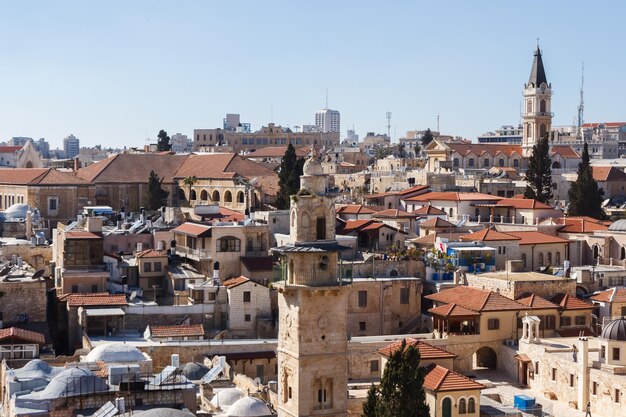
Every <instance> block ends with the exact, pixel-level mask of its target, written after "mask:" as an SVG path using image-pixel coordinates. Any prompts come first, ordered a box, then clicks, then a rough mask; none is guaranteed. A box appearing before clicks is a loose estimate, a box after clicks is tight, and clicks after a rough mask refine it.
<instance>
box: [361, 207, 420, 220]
mask: <svg viewBox="0 0 626 417" xmlns="http://www.w3.org/2000/svg"><path fill="white" fill-rule="evenodd" d="M372 217H376V218H385V219H414V218H415V217H417V216H416V215H415V214H409V213H407V212H406V211H402V210H398V209H387V210H382V211H379V212H378V213H374V214H373V215H372Z"/></svg>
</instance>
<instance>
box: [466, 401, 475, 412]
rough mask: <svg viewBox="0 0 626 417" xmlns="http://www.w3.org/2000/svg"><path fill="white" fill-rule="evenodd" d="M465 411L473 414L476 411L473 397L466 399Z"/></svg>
mask: <svg viewBox="0 0 626 417" xmlns="http://www.w3.org/2000/svg"><path fill="white" fill-rule="evenodd" d="M467 412H468V413H469V414H474V413H475V412H476V401H474V397H470V399H469V400H467Z"/></svg>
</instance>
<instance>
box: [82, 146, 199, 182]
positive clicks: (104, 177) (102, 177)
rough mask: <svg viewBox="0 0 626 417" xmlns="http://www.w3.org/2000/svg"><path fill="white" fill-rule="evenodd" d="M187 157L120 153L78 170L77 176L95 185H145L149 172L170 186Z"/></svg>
mask: <svg viewBox="0 0 626 417" xmlns="http://www.w3.org/2000/svg"><path fill="white" fill-rule="evenodd" d="M187 157H188V156H187V155H169V154H166V155H161V154H156V153H146V154H127V153H121V154H116V155H113V156H110V157H108V158H107V159H103V160H102V161H98V162H95V163H93V164H91V165H88V166H86V167H84V168H81V169H79V170H78V176H79V177H81V178H83V179H85V180H87V181H91V182H95V183H105V184H106V183H127V184H136V183H142V184H145V183H146V182H147V181H148V177H149V176H150V171H154V172H156V173H157V175H158V176H159V177H161V178H162V179H163V182H164V183H165V184H172V183H173V182H174V175H175V174H176V171H177V170H178V168H179V167H180V166H181V165H182V164H183V162H185V160H186V159H187Z"/></svg>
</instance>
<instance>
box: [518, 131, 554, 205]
mask: <svg viewBox="0 0 626 417" xmlns="http://www.w3.org/2000/svg"><path fill="white" fill-rule="evenodd" d="M551 164H552V160H551V159H550V144H549V143H548V135H547V134H546V135H545V136H544V137H542V138H541V139H539V141H538V142H537V143H535V145H534V146H533V153H532V155H531V156H530V158H529V159H528V169H527V170H526V191H524V197H526V198H532V199H534V200H538V201H541V202H542V203H548V201H550V199H551V198H552V187H553V185H554V183H553V182H552V169H551V167H550V165H551Z"/></svg>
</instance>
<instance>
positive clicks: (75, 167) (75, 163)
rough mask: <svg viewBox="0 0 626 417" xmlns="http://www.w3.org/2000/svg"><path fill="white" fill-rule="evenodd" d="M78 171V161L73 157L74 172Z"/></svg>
mask: <svg viewBox="0 0 626 417" xmlns="http://www.w3.org/2000/svg"><path fill="white" fill-rule="evenodd" d="M79 169H80V159H79V158H78V157H77V156H75V157H74V172H78V170H79Z"/></svg>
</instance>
